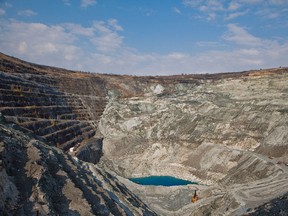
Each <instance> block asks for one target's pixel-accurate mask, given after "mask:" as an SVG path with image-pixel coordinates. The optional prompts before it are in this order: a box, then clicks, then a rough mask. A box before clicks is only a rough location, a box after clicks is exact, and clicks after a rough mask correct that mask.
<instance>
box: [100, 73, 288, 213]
mask: <svg viewBox="0 0 288 216" xmlns="http://www.w3.org/2000/svg"><path fill="white" fill-rule="evenodd" d="M272 72H273V71H272ZM259 73H261V72H259ZM287 84H288V74H287V73H281V74H274V73H270V74H269V73H268V74H265V73H264V72H263V76H258V75H257V76H249V77H237V78H227V79H220V80H212V81H211V80H202V81H200V83H198V84H197V85H195V84H194V83H192V84H190V83H168V84H162V85H161V86H162V87H161V88H160V87H157V88H156V87H155V86H151V87H150V88H149V86H147V88H146V93H145V95H144V96H141V97H140V96H139V97H133V98H123V99H118V100H113V101H110V102H109V103H108V105H107V108H106V109H105V111H104V113H103V116H102V118H101V120H100V123H99V128H100V130H101V133H102V134H103V135H104V137H105V140H104V146H103V151H104V155H105V157H104V158H103V160H102V163H103V164H107V167H109V168H110V169H112V170H114V171H115V172H116V173H118V174H119V175H121V176H124V177H140V176H149V175H172V176H175V177H180V178H184V179H188V180H191V181H198V182H200V183H203V184H205V185H209V186H207V187H204V188H202V187H201V190H200V192H199V193H200V197H202V200H201V202H200V203H199V204H196V205H195V204H187V203H186V204H185V202H184V201H182V202H181V204H180V203H178V205H175V203H174V204H172V203H173V202H172V201H171V206H173V205H174V208H173V207H171V206H170V205H169V203H170V202H169V201H167V199H168V198H167V196H172V195H171V194H175V196H176V197H177V194H178V193H179V192H177V191H178V189H177V190H175V191H174V192H171V193H170V194H166V195H165V193H164V192H159V193H157V192H155V193H154V194H153V193H149V195H147V190H146V189H145V190H144V189H143V188H142V187H140V186H135V189H134V190H132V191H134V192H135V193H136V194H138V195H139V196H140V197H141V198H142V199H143V200H144V201H146V202H147V203H150V206H151V207H152V208H153V209H154V210H155V211H156V212H158V213H160V214H162V215H173V214H174V213H176V214H177V213H178V214H181V215H190V214H191V212H195V215H197V214H199V215H202V214H208V213H209V212H210V213H211V214H213V215H217V214H227V215H229V214H244V213H246V209H252V208H254V207H256V206H257V205H260V204H261V203H264V202H266V201H268V200H269V199H272V198H275V197H277V196H279V195H281V194H283V193H285V192H287V188H288V187H287V186H288V185H287V184H288V182H285V181H286V180H287V177H288V174H287V167H285V166H284V163H287V162H288V157H287V156H288V146H287V143H288V136H287V122H288V115H287V112H286V109H287V106H288V103H287V101H288V100H287V99H288V89H287ZM149 89H150V91H149ZM157 89H158V90H159V91H158V90H157ZM160 89H161V92H160ZM156 90H157V91H156ZM164 93H165V94H164ZM285 179H286V180H285ZM126 184H128V185H129V187H131V188H133V186H131V185H130V183H127V182H126ZM260 185H261V186H260ZM156 190H159V191H160V189H154V190H153V191H156ZM185 190H186V191H187V192H183V196H184V197H185V196H188V195H184V194H185V193H187V194H189V196H192V192H190V193H188V191H189V190H188V189H187V187H186V188H185ZM217 191H218V192H217ZM155 194H158V195H155ZM189 196H188V197H186V199H189ZM156 197H157V199H158V201H157V204H155V202H154V200H155V199H156ZM182 199H183V198H182ZM161 200H162V201H161ZM211 202H212V204H211Z"/></svg>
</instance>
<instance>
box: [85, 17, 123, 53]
mask: <svg viewBox="0 0 288 216" xmlns="http://www.w3.org/2000/svg"><path fill="white" fill-rule="evenodd" d="M93 29H94V31H95V33H96V35H95V36H94V37H93V38H91V39H90V41H91V42H92V43H93V44H94V45H95V46H96V49H98V50H99V51H102V52H110V51H112V50H115V49H117V48H119V47H120V46H121V45H122V41H123V37H122V36H121V35H119V34H118V31H123V28H122V27H121V26H120V25H119V24H118V22H117V20H115V19H110V20H108V21H107V22H104V21H97V22H94V24H93Z"/></svg>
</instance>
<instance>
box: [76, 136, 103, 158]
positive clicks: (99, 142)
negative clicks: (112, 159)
mask: <svg viewBox="0 0 288 216" xmlns="http://www.w3.org/2000/svg"><path fill="white" fill-rule="evenodd" d="M102 147H103V138H100V139H97V138H92V139H90V140H89V141H88V143H86V145H84V146H83V147H81V148H80V149H79V150H78V151H77V154H76V157H77V158H79V159H80V160H82V161H86V162H90V163H93V164H97V163H98V162H99V160H100V158H101V156H102V154H103V152H102Z"/></svg>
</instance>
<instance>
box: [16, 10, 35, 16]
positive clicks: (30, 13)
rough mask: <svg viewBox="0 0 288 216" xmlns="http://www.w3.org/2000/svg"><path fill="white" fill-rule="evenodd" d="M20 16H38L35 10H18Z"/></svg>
mask: <svg viewBox="0 0 288 216" xmlns="http://www.w3.org/2000/svg"><path fill="white" fill-rule="evenodd" d="M18 15H19V16H26V17H31V16H36V15H37V13H36V12H35V11H33V10H22V11H19V12H18Z"/></svg>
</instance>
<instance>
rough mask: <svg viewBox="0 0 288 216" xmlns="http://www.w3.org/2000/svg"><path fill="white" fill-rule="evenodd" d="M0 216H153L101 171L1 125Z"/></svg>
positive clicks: (120, 184)
mask: <svg viewBox="0 0 288 216" xmlns="http://www.w3.org/2000/svg"><path fill="white" fill-rule="evenodd" d="M0 139H1V143H0V159H1V166H0V183H1V184H0V186H1V187H0V212H1V215H31V216H32V215H110V214H112V215H156V214H155V213H154V212H153V211H151V210H149V208H148V207H147V206H146V205H145V204H144V203H143V202H141V200H139V198H138V197H136V196H135V195H134V194H133V193H131V192H130V191H129V189H127V187H125V186H124V185H123V184H122V183H121V182H119V181H118V179H117V178H116V177H114V176H112V175H111V174H109V173H107V172H106V171H105V170H103V169H102V168H101V167H99V166H97V165H94V164H91V163H85V162H81V161H79V160H78V159H77V158H76V157H72V156H70V155H69V154H65V153H64V152H63V151H62V150H59V149H57V148H55V147H51V146H48V145H46V144H45V143H43V142H41V141H39V140H37V139H34V138H33V137H30V136H27V135H25V134H24V133H23V132H21V131H19V130H17V129H13V128H12V127H11V125H4V124H0Z"/></svg>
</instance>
